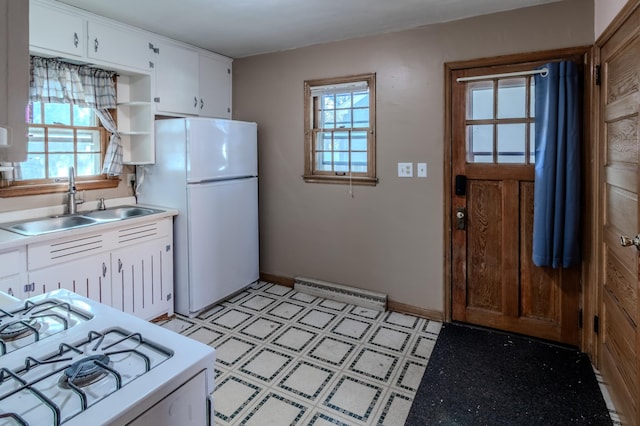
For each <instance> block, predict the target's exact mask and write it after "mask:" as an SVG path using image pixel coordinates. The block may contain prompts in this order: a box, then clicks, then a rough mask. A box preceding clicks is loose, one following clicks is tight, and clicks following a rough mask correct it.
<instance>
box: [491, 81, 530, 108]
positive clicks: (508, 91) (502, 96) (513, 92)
mask: <svg viewBox="0 0 640 426" xmlns="http://www.w3.org/2000/svg"><path fill="white" fill-rule="evenodd" d="M526 81H527V80H526V79H525V78H508V79H503V80H499V81H498V118H524V117H525V112H526V111H525V107H526V105H527V91H526Z"/></svg>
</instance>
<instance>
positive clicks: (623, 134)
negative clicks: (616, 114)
mask: <svg viewBox="0 0 640 426" xmlns="http://www.w3.org/2000/svg"><path fill="white" fill-rule="evenodd" d="M607 134H608V136H609V137H608V143H607V160H608V161H607V164H611V163H632V164H637V163H638V116H637V115H634V116H631V117H627V118H624V119H622V120H618V121H613V122H611V123H608V124H607Z"/></svg>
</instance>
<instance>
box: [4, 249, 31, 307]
mask: <svg viewBox="0 0 640 426" xmlns="http://www.w3.org/2000/svg"><path fill="white" fill-rule="evenodd" d="M27 283H28V280H27V249H26V247H16V248H13V249H9V250H5V251H3V252H1V253H0V291H4V292H5V293H7V294H9V295H11V296H15V297H17V298H20V299H23V298H25V297H27V293H25V291H28V289H29V286H28V285H27Z"/></svg>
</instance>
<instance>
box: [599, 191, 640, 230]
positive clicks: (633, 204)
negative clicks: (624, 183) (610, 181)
mask: <svg viewBox="0 0 640 426" xmlns="http://www.w3.org/2000/svg"><path fill="white" fill-rule="evenodd" d="M605 199H606V217H605V223H604V224H605V225H606V226H613V227H615V228H616V229H618V230H620V231H621V232H623V233H625V234H626V235H629V236H632V235H636V233H637V232H638V231H639V229H638V220H637V216H638V213H637V205H638V197H637V195H636V194H634V193H632V192H629V191H625V190H623V189H620V188H616V187H614V186H610V185H605Z"/></svg>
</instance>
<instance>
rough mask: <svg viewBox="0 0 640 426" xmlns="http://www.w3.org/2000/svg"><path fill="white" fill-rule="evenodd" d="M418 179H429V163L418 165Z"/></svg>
mask: <svg viewBox="0 0 640 426" xmlns="http://www.w3.org/2000/svg"><path fill="white" fill-rule="evenodd" d="M418 177H421V178H426V177H427V163H418Z"/></svg>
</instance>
